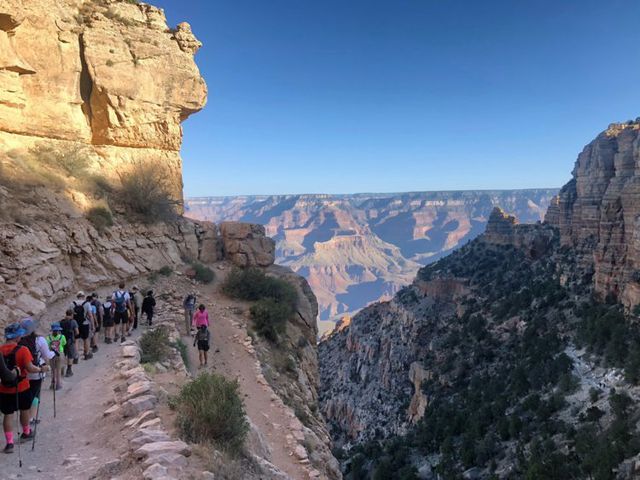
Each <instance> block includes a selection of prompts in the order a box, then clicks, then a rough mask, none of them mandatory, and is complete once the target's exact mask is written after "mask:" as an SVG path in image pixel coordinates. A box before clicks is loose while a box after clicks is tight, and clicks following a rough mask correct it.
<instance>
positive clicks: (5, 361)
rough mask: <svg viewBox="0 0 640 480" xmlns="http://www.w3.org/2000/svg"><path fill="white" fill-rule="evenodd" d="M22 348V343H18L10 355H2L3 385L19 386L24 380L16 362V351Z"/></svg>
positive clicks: (0, 356)
mask: <svg viewBox="0 0 640 480" xmlns="http://www.w3.org/2000/svg"><path fill="white" fill-rule="evenodd" d="M20 348H22V347H21V346H20V345H16V346H15V348H14V349H13V350H11V352H10V353H9V354H8V355H0V383H1V384H2V386H3V387H17V386H18V384H19V383H20V380H22V377H21V376H20V371H19V370H18V363H17V362H16V353H18V350H19V349H20Z"/></svg>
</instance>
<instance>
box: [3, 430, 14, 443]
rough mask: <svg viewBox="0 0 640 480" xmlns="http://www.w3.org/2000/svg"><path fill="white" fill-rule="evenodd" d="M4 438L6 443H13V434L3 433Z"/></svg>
mask: <svg viewBox="0 0 640 480" xmlns="http://www.w3.org/2000/svg"><path fill="white" fill-rule="evenodd" d="M4 438H6V439H7V443H13V432H4Z"/></svg>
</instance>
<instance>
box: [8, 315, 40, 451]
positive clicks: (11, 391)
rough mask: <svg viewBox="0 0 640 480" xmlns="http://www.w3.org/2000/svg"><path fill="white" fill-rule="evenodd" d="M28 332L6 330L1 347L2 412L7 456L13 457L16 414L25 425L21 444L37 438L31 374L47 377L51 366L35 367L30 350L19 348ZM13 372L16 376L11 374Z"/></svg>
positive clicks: (17, 328)
mask: <svg viewBox="0 0 640 480" xmlns="http://www.w3.org/2000/svg"><path fill="white" fill-rule="evenodd" d="M26 333H27V332H26V330H24V329H23V328H22V327H20V324H19V323H12V324H11V325H8V326H7V327H5V329H4V336H5V338H6V340H7V341H6V343H5V344H4V345H1V346H0V355H2V368H1V369H0V371H1V372H2V375H1V376H0V412H1V413H2V414H3V415H4V419H3V423H2V426H3V429H4V437H5V439H6V442H7V444H6V446H5V447H4V452H5V453H13V445H14V440H15V439H14V436H13V414H14V413H15V412H17V411H19V412H20V413H19V422H20V425H22V435H21V436H20V439H19V441H20V442H24V441H27V440H30V439H32V438H33V432H32V431H31V426H30V425H29V412H30V410H31V395H30V393H29V379H28V378H27V374H29V373H37V374H40V373H44V372H46V371H47V370H48V367H47V365H42V366H40V367H38V366H36V365H34V364H33V357H32V356H31V352H30V351H29V349H28V348H27V347H24V346H22V345H18V342H20V339H21V338H22V336H23V335H25V334H26ZM10 372H15V373H14V374H11V373H10Z"/></svg>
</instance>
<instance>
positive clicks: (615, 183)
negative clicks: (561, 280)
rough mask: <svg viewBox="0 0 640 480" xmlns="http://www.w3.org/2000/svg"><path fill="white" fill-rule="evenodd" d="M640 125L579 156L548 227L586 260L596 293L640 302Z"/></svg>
mask: <svg viewBox="0 0 640 480" xmlns="http://www.w3.org/2000/svg"><path fill="white" fill-rule="evenodd" d="M639 172H640V120H636V121H635V122H632V121H630V122H626V123H614V124H611V125H610V126H609V127H608V128H607V129H606V130H605V131H604V132H602V133H601V134H600V135H598V137H597V138H596V139H595V140H593V141H592V142H591V143H589V144H588V145H587V146H586V147H585V148H584V150H583V151H582V152H581V153H580V155H579V156H578V160H577V161H576V164H575V168H574V169H573V179H572V180H571V181H570V182H569V183H567V184H566V185H565V186H564V187H563V188H562V189H561V191H560V193H559V195H558V197H557V198H555V199H554V200H553V202H552V203H551V206H550V207H549V211H548V213H547V216H546V222H547V223H549V224H550V225H553V226H556V227H558V228H559V230H560V235H561V241H562V243H563V244H564V245H568V246H571V247H572V248H573V249H575V251H576V252H577V253H578V254H579V255H580V258H581V262H582V264H583V265H584V267H585V268H587V269H588V270H590V271H591V272H592V274H593V283H594V287H595V291H596V292H597V293H598V294H599V295H600V296H601V297H602V298H605V297H606V296H607V295H612V296H613V297H614V298H617V299H619V300H620V301H622V302H623V303H624V304H625V305H626V306H627V307H630V308H632V307H634V306H635V305H637V304H638V303H640V200H639V196H640V177H639V176H638V173H639Z"/></svg>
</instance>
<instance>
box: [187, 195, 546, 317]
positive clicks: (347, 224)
mask: <svg viewBox="0 0 640 480" xmlns="http://www.w3.org/2000/svg"><path fill="white" fill-rule="evenodd" d="M554 194H555V190H522V191H518V190H513V191H496V192H489V191H487V192H473V191H468V192H426V193H406V194H361V195H285V196H265V197H224V198H214V197H212V198H191V199H187V200H186V203H185V206H186V214H187V215H188V216H190V217H192V218H197V219H201V220H209V221H220V220H224V219H233V220H241V221H250V222H254V223H260V224H264V225H265V227H266V230H267V233H268V235H270V236H272V237H273V238H274V239H275V240H276V242H277V244H276V246H277V252H276V253H277V258H278V262H279V263H281V264H284V265H287V266H289V267H291V268H292V269H293V270H294V271H296V272H298V273H299V274H301V275H303V276H304V277H305V278H306V279H307V280H308V281H309V284H310V285H311V287H312V288H313V291H314V293H315V294H316V296H317V297H318V301H319V305H320V319H321V320H329V319H335V318H339V317H341V316H343V315H345V314H347V313H353V312H356V311H357V310H359V309H361V308H363V307H365V306H366V305H368V304H369V303H371V302H374V301H377V300H385V299H386V300H388V299H390V298H391V297H392V296H393V295H394V294H395V293H396V292H397V291H398V290H399V288H401V287H402V286H403V285H406V284H408V283H410V282H411V280H412V279H413V277H414V275H415V273H416V272H417V271H418V269H419V267H420V265H425V264H428V263H431V262H433V261H435V260H437V259H438V258H441V257H442V256H443V255H446V254H447V253H448V252H450V251H451V250H452V249H454V248H456V247H458V246H460V245H462V244H464V243H465V242H466V241H468V240H470V239H473V238H475V237H476V236H477V235H478V234H480V233H481V232H482V231H483V229H484V226H485V225H486V222H487V219H488V217H489V214H490V212H491V210H492V208H493V207H494V206H496V205H499V206H501V207H503V208H504V209H505V210H507V211H509V212H512V213H515V214H516V215H517V216H518V217H519V218H520V220H521V221H522V222H525V223H527V222H536V221H539V220H541V219H542V216H543V214H544V211H545V210H546V207H547V205H548V203H549V201H550V199H551V198H552V196H553V195H554ZM324 328H326V326H324ZM321 329H323V326H321Z"/></svg>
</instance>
